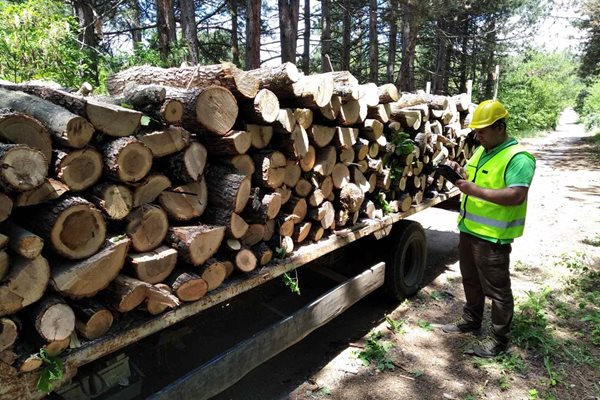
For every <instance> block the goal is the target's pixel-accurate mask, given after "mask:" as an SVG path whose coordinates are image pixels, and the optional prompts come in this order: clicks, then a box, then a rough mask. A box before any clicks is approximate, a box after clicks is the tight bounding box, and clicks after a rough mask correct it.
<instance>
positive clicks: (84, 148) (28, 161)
mask: <svg viewBox="0 0 600 400" xmlns="http://www.w3.org/2000/svg"><path fill="white" fill-rule="evenodd" d="M107 87H108V90H109V92H110V96H85V97H84V96H82V95H80V94H77V93H72V92H69V91H66V90H63V89H61V88H58V87H55V86H52V85H44V86H42V85H40V84H19V85H16V84H12V83H10V82H0V158H1V159H2V164H3V168H2V169H0V190H1V191H0V221H1V222H2V223H1V224H0V360H1V361H2V362H5V363H8V364H10V365H12V366H13V367H14V368H16V369H18V370H20V371H31V370H34V369H36V368H38V367H39V366H40V364H41V361H40V360H39V357H36V356H35V354H36V353H37V352H38V350H39V349H40V348H45V349H46V351H47V352H48V353H49V354H51V355H57V354H59V353H60V352H62V351H64V350H65V349H66V348H68V347H69V343H70V340H71V338H72V337H75V335H73V333H74V332H75V333H76V336H77V337H78V338H79V340H94V339H96V338H99V337H101V336H102V335H104V334H106V333H107V332H108V331H109V330H110V329H111V325H112V323H113V321H114V320H115V319H116V318H127V313H140V312H144V313H149V314H153V315H155V314H160V313H162V312H165V311H166V310H169V309H172V308H175V307H178V306H180V305H181V304H182V303H184V302H191V301H196V300H198V299H200V298H202V297H203V296H205V295H206V293H208V292H210V291H211V290H214V289H216V288H218V287H219V286H220V285H221V284H222V283H223V282H224V281H225V280H226V279H227V278H229V277H230V276H231V275H232V274H234V273H235V274H238V275H239V274H247V273H250V272H252V271H254V270H255V269H256V268H259V267H262V266H265V265H267V264H269V263H270V262H271V261H272V260H273V259H274V258H275V257H284V256H286V255H288V254H290V253H291V252H292V251H293V250H294V248H297V247H298V245H300V244H302V243H305V242H309V241H318V240H320V239H321V238H323V237H326V236H327V235H329V234H330V233H331V232H332V231H334V230H336V229H340V228H343V227H350V226H352V225H353V224H354V223H356V222H357V221H358V220H359V219H361V218H377V217H382V216H383V214H384V212H389V211H393V212H401V211H406V210H408V209H409V208H410V206H411V205H413V204H418V203H420V202H421V201H423V199H424V198H427V197H434V196H436V195H437V193H439V192H442V191H446V190H447V189H448V188H449V186H448V184H447V183H446V182H445V181H444V178H443V177H440V176H438V175H437V174H436V173H435V169H434V165H435V164H436V163H438V162H440V161H442V160H444V159H446V158H448V159H453V160H457V161H459V162H461V163H464V160H465V159H466V158H468V157H469V156H470V154H471V152H472V150H473V147H474V142H473V139H472V135H469V132H470V130H469V129H467V128H465V127H466V125H467V121H468V118H469V109H470V107H472V105H471V101H470V97H469V96H467V95H466V94H462V95H459V96H455V97H445V96H433V95H428V94H425V93H398V91H397V89H396V87H395V86H394V85H392V84H387V85H382V86H379V87H378V86H377V85H375V84H372V83H367V84H359V83H358V81H357V80H356V78H354V77H353V76H352V75H351V74H350V73H349V72H346V71H341V72H333V73H326V74H317V75H309V76H305V75H303V74H301V73H299V72H298V70H297V68H296V67H295V66H294V65H293V64H290V63H286V64H284V65H281V66H278V67H274V68H261V69H257V70H253V71H241V70H240V69H238V68H236V67H235V66H234V65H232V64H230V63H224V64H219V65H212V66H200V67H182V68H170V69H161V68H156V67H149V66H142V67H135V68H132V69H129V70H126V71H123V72H120V73H118V74H115V75H113V76H111V77H110V78H109V79H108V83H107ZM134 310H135V311H134ZM130 315H131V314H130Z"/></svg>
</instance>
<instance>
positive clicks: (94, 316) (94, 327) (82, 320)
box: [70, 299, 114, 340]
mask: <svg viewBox="0 0 600 400" xmlns="http://www.w3.org/2000/svg"><path fill="white" fill-rule="evenodd" d="M70 304H71V307H72V308H73V312H74V313H75V329H76V330H77V333H79V334H80V335H81V336H83V337H84V338H86V339H88V340H94V339H98V338H99V337H101V336H103V335H104V334H105V333H107V332H108V331H109V330H110V327H111V326H112V323H113V319H114V318H113V315H112V313H111V312H110V311H109V310H108V309H107V308H105V307H104V306H102V305H101V304H100V303H98V302H97V301H96V300H89V299H87V300H80V301H75V302H71V303H70Z"/></svg>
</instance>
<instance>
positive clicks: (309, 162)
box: [300, 145, 317, 172]
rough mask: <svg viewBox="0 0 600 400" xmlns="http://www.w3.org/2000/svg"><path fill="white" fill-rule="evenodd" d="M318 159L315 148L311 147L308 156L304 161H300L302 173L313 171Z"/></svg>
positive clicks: (303, 158)
mask: <svg viewBox="0 0 600 400" xmlns="http://www.w3.org/2000/svg"><path fill="white" fill-rule="evenodd" d="M316 157H317V155H316V151H315V148H314V147H313V146H310V145H309V146H308V150H307V152H306V155H305V156H304V157H302V159H300V168H301V169H302V171H304V172H310V171H312V169H313V167H314V166H315V162H316Z"/></svg>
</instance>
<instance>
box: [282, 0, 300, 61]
mask: <svg viewBox="0 0 600 400" xmlns="http://www.w3.org/2000/svg"><path fill="white" fill-rule="evenodd" d="M278 3H279V32H280V41H281V62H282V63H285V62H288V61H289V62H292V63H296V42H297V40H298V18H299V16H300V15H299V13H300V0H279V1H278Z"/></svg>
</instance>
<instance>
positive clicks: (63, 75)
mask: <svg viewBox="0 0 600 400" xmlns="http://www.w3.org/2000/svg"><path fill="white" fill-rule="evenodd" d="M551 19H554V20H555V21H560V24H556V26H558V27H559V28H556V29H565V28H564V27H565V26H572V27H573V28H575V29H576V32H578V37H576V38H574V39H575V40H573V38H572V40H571V42H572V43H574V45H572V46H570V47H568V48H563V49H560V50H552V51H548V50H546V49H544V48H543V47H542V46H540V44H539V43H540V42H539V40H536V38H538V39H539V36H540V33H541V34H544V33H543V32H542V31H541V29H544V28H543V24H544V23H546V22H547V21H549V20H551ZM0 26H2V27H3V29H2V31H0V79H4V80H9V81H13V82H17V83H19V82H23V81H29V80H36V79H44V80H52V81H55V82H58V83H59V84H61V85H63V86H65V87H67V88H76V87H78V86H79V85H80V84H81V83H82V82H84V81H88V82H90V83H92V84H93V85H94V87H95V88H96V89H95V92H97V93H98V92H103V91H105V89H104V81H105V79H106V77H107V76H108V75H110V74H111V73H114V72H117V71H120V70H122V69H125V68H128V67H130V66H134V65H141V64H150V65H157V66H163V67H168V66H179V65H180V64H182V63H187V64H190V65H194V64H215V63H219V62H222V61H232V62H233V63H235V64H236V65H238V66H239V67H241V68H244V69H253V68H258V67H260V66H264V65H272V64H273V63H279V62H281V63H283V62H286V61H291V62H294V63H296V64H297V65H298V66H299V68H301V69H302V70H303V71H304V72H305V73H306V74H309V73H318V72H321V71H322V70H323V65H325V61H324V57H325V54H328V55H329V58H330V60H331V63H332V66H333V68H334V70H348V71H350V72H352V74H354V75H355V76H356V77H357V78H358V79H359V81H360V82H361V83H364V82H367V81H369V82H375V83H377V84H383V83H386V82H393V83H395V84H396V85H397V86H398V87H399V88H400V89H401V90H402V91H415V90H417V89H423V88H424V87H425V84H426V82H431V91H432V93H435V94H457V93H460V92H465V91H466V85H467V81H468V80H472V81H473V100H474V101H475V102H478V101H481V100H484V99H487V98H491V97H492V95H493V89H494V83H495V80H496V78H499V83H500V85H499V92H498V98H499V99H501V100H502V101H503V102H505V103H506V105H507V107H508V109H509V111H510V113H511V121H510V124H511V125H510V128H511V133H512V134H513V135H516V136H524V135H528V134H529V135H530V134H531V133H532V132H539V131H543V130H546V129H552V128H553V127H554V126H555V124H556V121H557V117H558V115H559V113H560V112H561V111H562V110H563V109H564V108H565V107H569V106H571V107H574V108H576V110H577V111H578V112H579V114H580V116H581V117H582V119H583V121H584V122H585V123H586V125H587V127H588V128H590V129H591V128H594V127H596V128H597V127H598V126H600V0H580V1H573V0H566V2H565V1H561V0H494V1H491V0H479V1H475V0H443V1H442V0H427V1H421V0H369V1H368V2H365V1H359V0H320V1H317V0H304V1H303V2H302V3H301V1H300V0H278V2H277V3H275V2H274V1H267V2H261V1H260V0H202V1H194V0H150V1H148V0H69V1H58V0H22V1H6V0H0ZM560 26H562V27H563V28H560ZM555 33H556V32H555ZM559 33H560V32H559ZM547 34H548V35H552V32H551V31H549V32H548V33H547ZM559 36H560V35H559ZM563 36H564V35H563ZM550 37H552V36H550ZM557 40H558V39H557ZM554 47H555V48H556V47H557V46H554ZM496 65H499V66H500V71H501V74H500V76H499V77H498V76H496V73H495V67H496Z"/></svg>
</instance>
